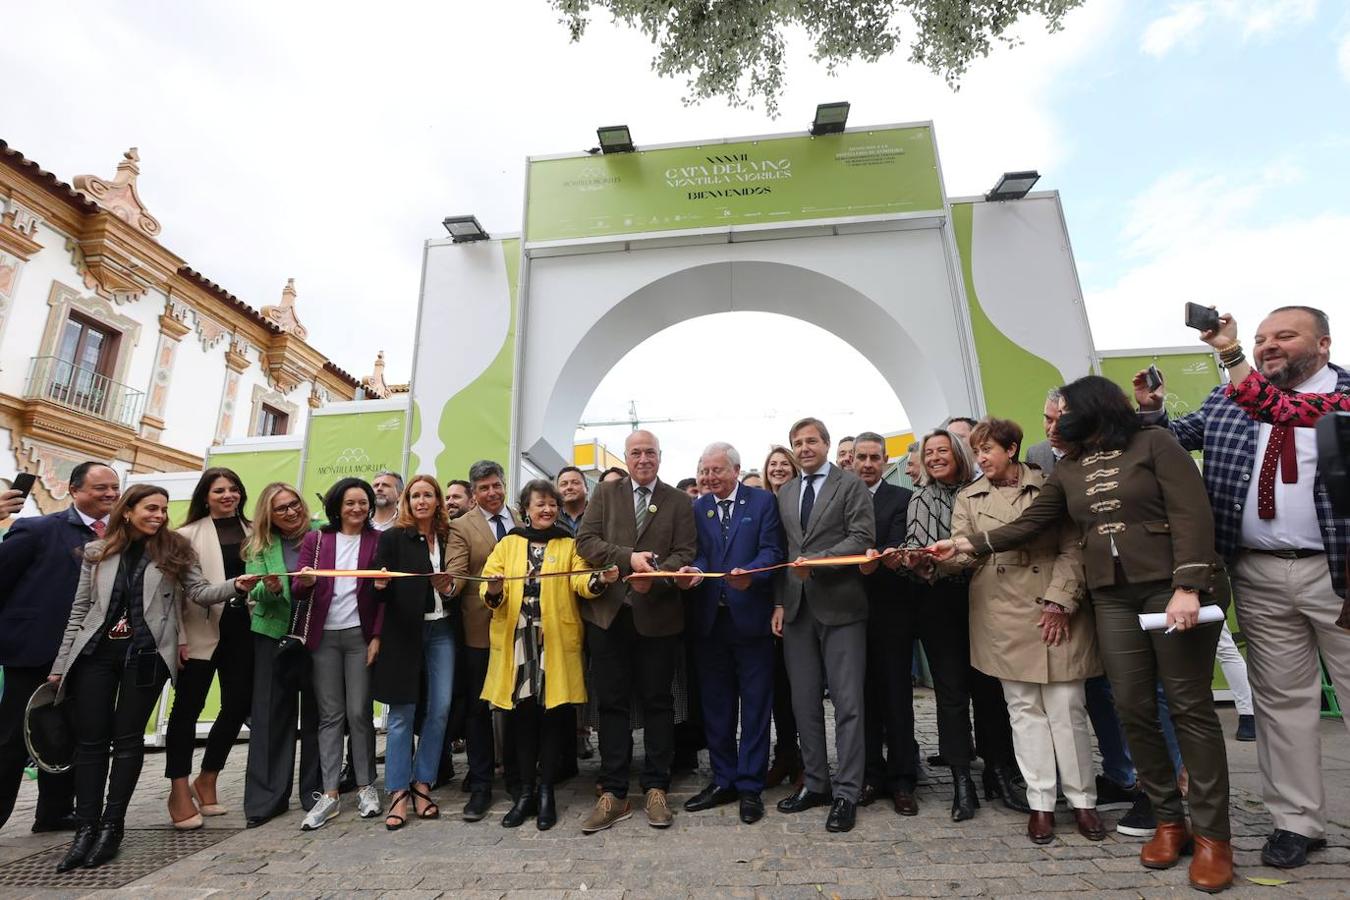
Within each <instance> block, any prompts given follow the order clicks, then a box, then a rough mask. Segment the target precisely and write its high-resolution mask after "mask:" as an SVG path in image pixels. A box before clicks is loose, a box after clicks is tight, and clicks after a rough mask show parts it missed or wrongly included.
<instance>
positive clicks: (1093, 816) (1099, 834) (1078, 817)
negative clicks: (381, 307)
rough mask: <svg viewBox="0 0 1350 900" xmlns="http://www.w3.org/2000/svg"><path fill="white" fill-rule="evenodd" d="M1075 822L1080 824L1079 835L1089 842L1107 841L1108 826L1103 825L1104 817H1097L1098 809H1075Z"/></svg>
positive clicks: (1089, 807)
mask: <svg viewBox="0 0 1350 900" xmlns="http://www.w3.org/2000/svg"><path fill="white" fill-rule="evenodd" d="M1073 820H1074V821H1075V822H1077V823H1078V833H1079V834H1081V835H1082V836H1083V837H1085V838H1087V839H1088V840H1089V841H1102V840H1105V839H1106V826H1105V825H1103V824H1102V817H1101V816H1099V815H1097V807H1095V806H1088V807H1085V808H1083V809H1075V810H1074V811H1073Z"/></svg>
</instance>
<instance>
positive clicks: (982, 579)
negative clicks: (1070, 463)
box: [943, 466, 1102, 684]
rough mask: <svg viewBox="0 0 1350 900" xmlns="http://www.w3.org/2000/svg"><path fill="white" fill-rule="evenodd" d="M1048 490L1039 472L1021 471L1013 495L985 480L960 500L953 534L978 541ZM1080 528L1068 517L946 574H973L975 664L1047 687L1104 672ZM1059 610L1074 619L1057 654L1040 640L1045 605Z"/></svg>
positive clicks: (966, 559) (964, 559) (961, 561)
mask: <svg viewBox="0 0 1350 900" xmlns="http://www.w3.org/2000/svg"><path fill="white" fill-rule="evenodd" d="M1044 486H1045V475H1044V474H1042V473H1041V471H1040V470H1039V469H1033V468H1030V467H1028V466H1022V475H1021V481H1020V482H1019V484H1018V488H1017V493H1016V495H1015V496H1014V497H1013V498H1012V499H1011V500H1010V499H1009V497H1008V496H1007V494H1008V491H1007V490H1003V489H999V488H995V487H993V486H992V485H990V484H989V480H988V479H986V478H981V479H979V480H978V481H976V482H974V483H973V484H970V485H968V486H967V487H966V488H965V489H964V490H962V491H961V493H959V494H957V496H956V505H955V507H954V508H953V510H952V534H971V533H973V532H979V531H986V530H989V529H993V528H997V527H999V526H1000V525H1004V524H1006V523H1008V522H1012V521H1013V520H1015V519H1016V518H1017V517H1018V516H1019V515H1020V514H1021V512H1022V510H1024V509H1026V508H1027V507H1028V506H1030V505H1031V503H1032V501H1033V500H1035V499H1036V497H1037V495H1039V494H1040V492H1041V491H1042V489H1043V488H1044ZM1080 553H1081V551H1080V550H1079V547H1078V529H1077V528H1076V527H1075V526H1074V524H1073V522H1072V521H1070V520H1069V519H1068V517H1067V516H1066V517H1065V519H1064V522H1063V524H1062V525H1061V526H1060V527H1059V528H1052V529H1047V530H1046V531H1045V532H1043V533H1042V534H1041V535H1039V536H1037V537H1036V538H1035V539H1034V540H1031V541H1028V542H1027V543H1026V544H1024V545H1023V546H1022V547H1021V548H1019V549H1017V550H1007V551H1004V552H1002V553H996V554H992V555H988V556H982V557H980V558H978V559H976V558H974V557H970V556H959V557H957V558H956V559H954V560H952V561H951V562H949V563H946V564H944V565H943V568H944V569H946V570H950V569H951V568H953V567H956V568H973V570H974V571H973V575H972V578H971V583H970V663H971V665H973V666H974V667H975V668H977V669H979V670H980V671H981V672H984V673H985V674H987V675H992V676H994V677H995V678H1001V679H1003V680H1005V681H1029V682H1034V683H1037V684H1048V683H1051V682H1058V681H1079V680H1081V679H1084V678H1089V677H1091V676H1093V675H1100V674H1101V672H1102V665H1101V660H1100V658H1099V657H1098V655H1097V629H1096V623H1095V622H1094V621H1093V617H1092V607H1091V602H1090V601H1089V600H1088V599H1087V596H1086V594H1085V592H1084V591H1083V572H1082V569H1083V563H1082V557H1081V555H1080ZM1046 601H1050V602H1053V603H1058V604H1060V605H1061V606H1063V607H1065V608H1066V609H1068V610H1069V611H1070V613H1071V616H1070V619H1069V638H1068V640H1066V641H1064V642H1063V643H1062V644H1060V645H1059V646H1058V647H1047V646H1046V645H1045V643H1044V642H1043V641H1042V640H1041V631H1040V628H1039V627H1037V622H1038V621H1039V620H1040V617H1041V604H1042V603H1043V602H1046Z"/></svg>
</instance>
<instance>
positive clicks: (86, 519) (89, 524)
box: [75, 506, 108, 531]
mask: <svg viewBox="0 0 1350 900" xmlns="http://www.w3.org/2000/svg"><path fill="white" fill-rule="evenodd" d="M75 513H76V515H78V516H79V517H80V521H81V522H83V523H84V527H85V528H88V529H89V530H90V531H93V530H94V523H95V522H102V523H103V527H104V528H106V527H107V526H108V517H107V516H104V517H103V518H101V519H95V518H93V517H91V516H86V515H85V514H84V513H82V512H80V508H79V507H78V506H77V507H75Z"/></svg>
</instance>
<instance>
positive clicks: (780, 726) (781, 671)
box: [773, 638, 802, 760]
mask: <svg viewBox="0 0 1350 900" xmlns="http://www.w3.org/2000/svg"><path fill="white" fill-rule="evenodd" d="M773 735H774V739H773V757H774V759H775V760H776V759H778V758H779V757H782V758H785V759H799V758H800V757H801V755H802V751H801V748H800V747H798V746H797V716H796V714H795V713H793V712H792V685H791V684H789V683H788V673H787V663H786V662H785V661H784V659H783V639H782V638H774V639H773Z"/></svg>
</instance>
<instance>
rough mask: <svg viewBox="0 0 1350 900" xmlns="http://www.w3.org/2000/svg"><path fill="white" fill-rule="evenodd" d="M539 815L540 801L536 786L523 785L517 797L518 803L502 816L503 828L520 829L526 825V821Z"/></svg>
mask: <svg viewBox="0 0 1350 900" xmlns="http://www.w3.org/2000/svg"><path fill="white" fill-rule="evenodd" d="M538 813H539V801H538V797H537V795H536V793H535V789H534V785H532V784H522V785H521V786H520V795H519V796H518V797H516V802H515V803H513V804H512V805H511V808H510V809H509V810H507V811H506V815H504V816H502V827H503V828H519V827H520V826H521V825H523V824H525V820H526V819H529V818H532V817H533V816H535V815H537V814H538Z"/></svg>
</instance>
